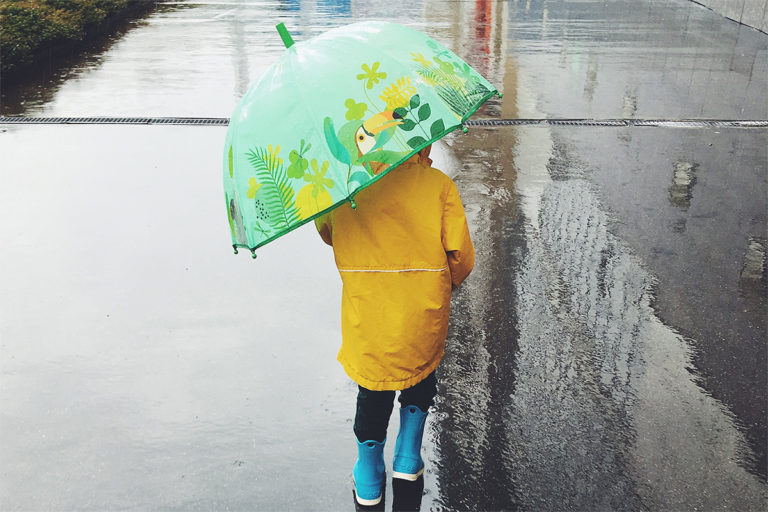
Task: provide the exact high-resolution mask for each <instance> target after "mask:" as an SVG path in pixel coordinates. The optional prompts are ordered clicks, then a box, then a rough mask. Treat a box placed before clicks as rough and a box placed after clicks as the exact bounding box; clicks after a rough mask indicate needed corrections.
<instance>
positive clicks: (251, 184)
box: [248, 178, 262, 199]
mask: <svg viewBox="0 0 768 512" xmlns="http://www.w3.org/2000/svg"><path fill="white" fill-rule="evenodd" d="M261 187H262V185H261V183H259V182H258V181H256V178H251V179H249V180H248V199H253V198H254V197H256V192H258V191H259V189H260V188H261Z"/></svg>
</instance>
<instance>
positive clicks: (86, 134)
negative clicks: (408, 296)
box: [0, 0, 768, 511]
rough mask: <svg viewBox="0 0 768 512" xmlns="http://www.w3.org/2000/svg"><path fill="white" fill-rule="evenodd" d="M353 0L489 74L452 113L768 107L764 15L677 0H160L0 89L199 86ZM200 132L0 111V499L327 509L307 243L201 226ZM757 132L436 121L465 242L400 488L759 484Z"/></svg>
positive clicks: (605, 490)
mask: <svg viewBox="0 0 768 512" xmlns="http://www.w3.org/2000/svg"><path fill="white" fill-rule="evenodd" d="M362 19H388V20H391V21H396V22H400V23H403V24H407V25H409V26H412V27H414V28H417V29H419V30H423V31H425V32H427V33H429V34H430V35H432V36H433V37H436V38H437V39H439V40H440V41H442V42H444V43H445V44H446V45H448V46H449V47H451V48H452V49H454V51H456V52H457V53H458V54H459V55H461V56H462V57H464V58H465V59H467V60H468V61H469V62H470V63H471V64H472V65H474V66H476V67H477V69H478V70H480V71H481V72H482V73H484V74H485V75H486V76H487V77H488V78H489V80H490V81H491V82H493V83H494V84H495V85H497V87H499V89H500V90H503V92H504V93H505V94H504V98H503V101H502V100H499V99H494V100H492V102H491V103H490V104H489V105H487V106H486V107H484V108H483V109H481V111H480V112H478V114H477V115H476V117H475V118H505V119H511V118H566V117H569V118H636V119H643V118H665V119H753V120H755V119H756V120H765V119H768V102H766V101H765V91H766V90H768V36H767V35H765V34H763V33H760V32H758V31H756V30H754V29H750V28H747V27H743V26H739V25H738V24H736V23H733V22H731V21H728V20H725V19H724V18H722V17H720V16H718V15H716V14H715V13H713V12H711V11H709V10H707V9H705V8H703V7H701V6H699V5H697V4H694V3H692V2H687V1H683V0H671V1H668V2H650V1H629V0H618V1H608V2H593V1H581V2H552V1H550V2H543V1H538V2H537V1H533V0H531V1H529V2H526V1H506V2H502V1H491V0H488V1H484V0H477V1H455V2H433V1H423V2H419V1H415V2H402V3H401V2H394V3H393V2H387V3H377V2H372V1H352V2H349V1H347V2H345V1H331V0H316V1H314V2H304V1H302V2H299V1H293V2H291V1H286V2H272V3H267V2H253V1H252V2H245V1H243V2H236V1H230V2H224V1H217V2H194V3H192V2H184V3H182V2H180V3H178V4H175V5H172V6H167V7H163V8H161V9H158V10H157V11H156V12H155V13H153V14H152V15H150V16H149V17H147V18H145V19H144V20H140V21H133V22H130V23H128V24H127V25H126V27H125V30H123V31H122V32H121V33H120V34H119V35H118V36H116V37H114V38H112V39H111V40H108V41H102V42H99V43H97V44H95V45H94V47H93V48H92V49H91V51H90V52H88V53H86V54H84V55H80V56H74V57H73V58H72V59H70V60H69V61H68V62H67V66H66V67H63V68H60V69H59V70H58V71H56V72H55V73H54V74H53V76H48V77H44V78H41V79H39V80H36V81H27V82H25V83H24V84H22V85H16V86H14V85H11V86H8V85H3V89H2V94H3V96H2V105H1V106H0V113H2V115H28V116H34V115H45V116H80V115H87V116H94V115H110V116H142V115H149V116H212V117H227V116H229V115H230V114H231V111H232V109H233V108H234V104H235V102H236V101H237V99H238V98H239V97H240V95H242V94H243V93H244V92H245V90H246V89H247V86H248V84H249V83H250V82H251V81H252V80H254V79H255V78H256V77H258V76H259V74H260V73H261V72H262V71H263V70H264V69H265V67H266V66H268V65H269V64H270V63H271V62H273V61H274V60H275V59H276V58H277V56H278V55H279V54H280V53H281V52H282V43H281V42H280V39H279V37H277V34H276V32H275V31H274V25H275V24H276V23H277V22H279V21H283V22H285V23H286V25H287V26H288V27H289V28H290V29H291V31H292V33H293V35H294V38H296V39H301V38H306V37H311V36H312V35H315V34H318V33H321V32H323V31H325V30H327V29H328V28H331V27H334V26H338V25H343V24H346V23H348V22H351V21H357V20H362ZM223 137H224V130H223V129H222V128H215V127H167V126H15V125H7V126H0V158H1V160H0V164H1V165H0V176H1V177H2V183H3V187H0V237H1V238H2V240H3V244H2V246H1V247H0V261H2V265H0V289H2V290H3V292H2V294H0V351H1V352H0V475H2V478H0V509H2V510H175V509H180V510H211V509H217V510H219V509H232V510H351V509H352V508H353V507H352V502H351V501H352V500H351V488H352V484H351V471H352V464H353V463H354V459H355V455H356V454H355V444H354V437H353V434H352V416H353V414H354V398H355V392H356V387H355V385H354V384H353V383H351V382H350V381H349V380H348V378H347V377H346V376H345V375H344V373H343V370H342V369H341V367H340V366H339V365H338V364H337V363H336V362H335V355H336V351H337V350H338V346H339V342H340V323H339V322H340V321H339V310H338V308H339V303H340V291H341V290H340V284H341V283H340V280H339V278H338V274H337V272H336V270H335V266H334V264H333V258H332V253H331V252H330V250H328V248H327V247H325V246H324V244H323V243H322V242H321V241H320V240H319V238H318V237H317V235H316V234H315V233H314V232H313V230H312V229H311V228H310V227H304V228H302V229H299V230H297V231H295V232H293V233H291V234H290V235H288V236H286V237H284V239H281V240H280V241H278V242H275V243H273V244H270V245H268V246H266V247H264V248H263V249H262V250H260V251H259V258H258V259H257V260H256V261H252V260H251V258H250V257H247V256H244V255H240V256H233V255H232V254H231V253H232V251H231V247H230V239H229V231H228V229H227V228H226V216H225V213H224V205H223V200H222V197H221V196H222V194H221V169H220V160H221V151H222V144H223ZM767 143H768V129H765V128H727V127H716V126H710V127H706V128H681V127H677V128H672V127H670V128H658V127H655V128H653V127H615V128H614V127H584V126H579V127H566V126H557V127H553V126H519V127H482V128H481V127H476V128H472V129H471V130H470V132H469V133H468V134H466V135H463V134H452V135H451V136H449V137H447V138H446V139H445V140H444V141H443V142H441V143H440V144H438V145H436V148H435V151H434V153H435V155H434V159H435V165H436V166H437V167H439V168H441V169H443V170H444V171H445V172H446V173H448V174H449V175H451V176H452V177H453V178H454V179H455V181H456V182H457V184H458V186H459V190H460V192H461V195H462V199H463V201H464V204H465V208H466V210H467V214H468V218H469V221H470V226H471V230H472V236H473V240H474V242H475V245H476V249H477V262H476V267H475V270H474V272H473V273H472V275H471V276H470V278H469V279H468V280H467V282H466V283H465V284H464V285H463V286H462V287H461V288H460V289H459V290H458V291H457V292H456V294H455V296H454V300H453V303H452V311H453V314H452V324H451V328H450V331H449V337H448V342H447V343H448V346H447V352H446V356H445V359H444V361H443V364H442V365H441V367H440V369H439V377H440V386H439V396H438V401H437V403H436V405H435V408H434V411H433V413H432V414H431V415H430V417H429V418H430V419H429V422H428V425H427V434H426V439H425V459H426V461H427V472H426V474H425V478H424V496H423V498H422V510H481V511H485V510H518V509H519V510H585V511H586V510H738V511H752V510H761V509H765V507H766V504H767V503H768V501H767V500H768V497H767V494H766V493H767V492H768V485H767V484H766V473H767V471H766V439H767V438H768V427H767V426H766V416H768V413H767V407H766V405H767V403H768V391H767V389H768V382H767V381H766V375H767V374H768V372H767V371H766V369H768V361H767V359H766V334H767V333H766V319H767V318H768V305H767V304H766V302H767V299H766V295H767V292H766V287H767V286H768V277H767V276H766V254H767V253H768V241H767V238H768V233H767V232H766V231H767V228H766V226H768V219H767V218H766V211H767V210H768V155H766V147H767ZM396 431H397V419H396V415H393V418H392V423H391V425H390V437H391V438H392V439H394V436H395V433H396ZM393 444H394V443H389V444H388V446H387V449H386V450H385V454H387V457H388V459H387V460H388V461H391V456H392V452H393ZM388 464H391V462H388ZM392 496H393V489H392V488H391V486H390V487H389V488H388V490H387V503H388V505H387V506H388V508H389V506H390V505H389V504H390V503H391V501H392Z"/></svg>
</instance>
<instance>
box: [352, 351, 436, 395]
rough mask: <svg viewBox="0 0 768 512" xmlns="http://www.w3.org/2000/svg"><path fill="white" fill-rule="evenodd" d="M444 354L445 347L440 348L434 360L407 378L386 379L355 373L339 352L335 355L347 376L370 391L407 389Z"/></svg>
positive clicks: (427, 372) (431, 368)
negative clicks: (378, 379) (368, 377)
mask: <svg viewBox="0 0 768 512" xmlns="http://www.w3.org/2000/svg"><path fill="white" fill-rule="evenodd" d="M444 354H445V348H443V349H441V350H440V351H439V352H438V353H437V355H436V357H435V358H434V360H433V361H432V362H431V363H430V364H429V366H427V367H426V368H424V369H423V370H422V371H421V372H419V373H418V374H416V375H413V376H411V377H408V378H407V379H401V380H398V379H387V380H381V381H376V380H370V379H367V378H365V377H363V376H362V375H360V374H359V373H357V372H356V371H355V370H354V369H353V368H352V367H351V366H349V364H348V363H347V362H346V360H345V359H344V357H343V356H342V355H341V354H339V356H338V357H337V360H338V361H339V363H341V366H342V367H343V368H344V371H345V372H346V373H347V375H348V376H349V378H351V379H352V380H353V381H355V382H356V383H357V384H358V385H360V386H362V387H364V388H366V389H370V390H371V391H402V390H403V389H408V388H410V387H413V386H415V385H416V384H418V383H419V382H421V381H422V380H424V379H426V378H427V377H428V376H429V374H430V373H432V372H433V371H435V370H436V369H437V367H438V366H439V365H440V361H441V360H442V359H443V355H444Z"/></svg>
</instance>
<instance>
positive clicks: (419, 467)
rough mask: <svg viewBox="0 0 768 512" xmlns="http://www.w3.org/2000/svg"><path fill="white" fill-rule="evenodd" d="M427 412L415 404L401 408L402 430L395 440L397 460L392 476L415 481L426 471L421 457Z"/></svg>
mask: <svg viewBox="0 0 768 512" xmlns="http://www.w3.org/2000/svg"><path fill="white" fill-rule="evenodd" d="M426 420H427V413H426V412H423V411H422V410H421V409H419V408H418V407H416V406H415V405H409V406H407V407H401V408H400V432H398V434H397V441H396V442H395V460H394V462H393V464H392V478H401V479H403V480H410V481H412V482H413V481H415V480H417V479H418V478H419V477H420V476H421V475H422V473H424V460H423V459H422V458H421V439H422V437H424V423H425V422H426Z"/></svg>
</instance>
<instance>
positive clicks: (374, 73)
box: [357, 62, 387, 89]
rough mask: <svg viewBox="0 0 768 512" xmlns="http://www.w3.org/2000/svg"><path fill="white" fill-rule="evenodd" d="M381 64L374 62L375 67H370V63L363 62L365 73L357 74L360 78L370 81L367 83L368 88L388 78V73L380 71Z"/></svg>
mask: <svg viewBox="0 0 768 512" xmlns="http://www.w3.org/2000/svg"><path fill="white" fill-rule="evenodd" d="M379 64H380V63H379V62H374V63H373V67H368V64H363V65H362V69H363V71H365V73H360V74H359V75H357V79H358V80H367V81H368V83H366V84H365V86H366V87H367V88H368V89H373V85H374V84H377V83H379V80H384V79H385V78H387V74H386V73H380V72H379V71H378V69H379Z"/></svg>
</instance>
